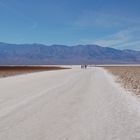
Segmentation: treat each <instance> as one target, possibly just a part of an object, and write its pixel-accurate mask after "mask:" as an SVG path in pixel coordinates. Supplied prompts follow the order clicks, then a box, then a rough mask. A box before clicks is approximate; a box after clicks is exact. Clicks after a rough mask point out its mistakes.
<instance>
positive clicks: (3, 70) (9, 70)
mask: <svg viewBox="0 0 140 140" xmlns="http://www.w3.org/2000/svg"><path fill="white" fill-rule="evenodd" d="M61 69H64V67H60V66H0V78H1V77H8V76H13V75H19V74H25V73H33V72H39V71H51V70H61Z"/></svg>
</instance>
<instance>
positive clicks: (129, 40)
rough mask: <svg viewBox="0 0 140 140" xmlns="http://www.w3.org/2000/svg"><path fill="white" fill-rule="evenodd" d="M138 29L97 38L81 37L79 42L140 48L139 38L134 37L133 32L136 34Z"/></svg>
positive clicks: (123, 47)
mask: <svg viewBox="0 0 140 140" xmlns="http://www.w3.org/2000/svg"><path fill="white" fill-rule="evenodd" d="M139 31H140V29H136V28H134V29H127V30H122V31H120V32H117V33H115V34H112V35H109V36H107V37H104V38H100V39H97V40H95V39H83V40H81V42H83V43H86V44H98V45H101V46H104V47H114V48H122V49H125V48H133V49H139V50H140V40H139V38H138V37H137V38H136V37H135V34H137V32H139ZM138 46H139V47H138Z"/></svg>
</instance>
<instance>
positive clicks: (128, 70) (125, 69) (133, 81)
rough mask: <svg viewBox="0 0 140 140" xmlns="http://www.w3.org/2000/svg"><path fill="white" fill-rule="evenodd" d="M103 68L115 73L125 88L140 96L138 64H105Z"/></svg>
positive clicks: (139, 70) (139, 67) (139, 68)
mask: <svg viewBox="0 0 140 140" xmlns="http://www.w3.org/2000/svg"><path fill="white" fill-rule="evenodd" d="M105 69H107V70H108V71H109V72H111V73H112V74H113V75H115V76H116V78H117V80H116V81H117V82H120V83H121V84H122V85H123V86H124V87H125V89H127V90H129V91H132V93H134V94H136V95H137V96H140V66H107V67H105Z"/></svg>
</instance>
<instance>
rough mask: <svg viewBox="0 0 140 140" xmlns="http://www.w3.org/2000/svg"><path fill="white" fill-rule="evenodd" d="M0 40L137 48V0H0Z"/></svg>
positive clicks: (139, 20) (139, 14)
mask: <svg viewBox="0 0 140 140" xmlns="http://www.w3.org/2000/svg"><path fill="white" fill-rule="evenodd" d="M0 41H1V42H7V43H43V44H48V45H51V44H63V45H77V44H98V45H102V46H105V47H106V46H107V47H114V48H116V49H136V50H140V0H0Z"/></svg>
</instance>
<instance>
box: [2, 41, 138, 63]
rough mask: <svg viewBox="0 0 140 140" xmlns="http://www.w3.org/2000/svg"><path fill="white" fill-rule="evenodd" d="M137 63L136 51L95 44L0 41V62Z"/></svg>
mask: <svg viewBox="0 0 140 140" xmlns="http://www.w3.org/2000/svg"><path fill="white" fill-rule="evenodd" d="M84 63H86V64H123V63H124V64H130V63H131V64H136V63H139V64H140V51H134V50H117V49H113V48H108V47H101V46H98V45H77V46H71V47H68V46H64V45H52V46H47V45H42V44H18V45H17V44H7V43H0V65H41V64H84Z"/></svg>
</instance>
